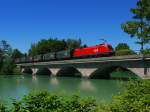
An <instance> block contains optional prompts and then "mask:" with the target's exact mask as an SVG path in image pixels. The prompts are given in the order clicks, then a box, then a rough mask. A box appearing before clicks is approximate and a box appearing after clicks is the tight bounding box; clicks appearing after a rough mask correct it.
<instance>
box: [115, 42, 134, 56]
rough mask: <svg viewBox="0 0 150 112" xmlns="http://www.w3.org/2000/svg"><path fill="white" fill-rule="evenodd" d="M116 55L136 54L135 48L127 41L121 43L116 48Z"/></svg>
mask: <svg viewBox="0 0 150 112" xmlns="http://www.w3.org/2000/svg"><path fill="white" fill-rule="evenodd" d="M115 51H116V55H132V54H136V53H135V52H134V51H133V50H131V49H130V47H129V46H128V44H127V43H119V44H118V45H117V46H116V48H115Z"/></svg>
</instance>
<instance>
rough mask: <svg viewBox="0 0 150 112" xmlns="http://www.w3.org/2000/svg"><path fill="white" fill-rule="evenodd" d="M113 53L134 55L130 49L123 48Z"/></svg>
mask: <svg viewBox="0 0 150 112" xmlns="http://www.w3.org/2000/svg"><path fill="white" fill-rule="evenodd" d="M115 54H116V55H117V56H122V55H134V54H136V53H135V52H134V51H132V50H130V49H123V50H118V51H116V52H115Z"/></svg>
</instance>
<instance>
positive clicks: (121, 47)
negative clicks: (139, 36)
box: [115, 43, 130, 51]
mask: <svg viewBox="0 0 150 112" xmlns="http://www.w3.org/2000/svg"><path fill="white" fill-rule="evenodd" d="M124 49H130V47H129V46H128V44H127V43H119V44H118V45H117V46H116V48H115V50H116V51H118V50H124Z"/></svg>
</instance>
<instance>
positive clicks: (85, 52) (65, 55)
mask: <svg viewBox="0 0 150 112" xmlns="http://www.w3.org/2000/svg"><path fill="white" fill-rule="evenodd" d="M114 53H115V52H114V50H113V47H112V46H111V45H110V44H106V43H104V44H99V45H95V46H90V47H84V48H76V49H73V50H64V51H59V52H53V53H47V54H41V55H36V56H33V57H22V58H18V59H16V60H15V61H16V63H25V62H26V63H28V62H40V61H52V60H65V59H80V58H97V57H103V56H112V55H114Z"/></svg>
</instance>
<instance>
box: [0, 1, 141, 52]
mask: <svg viewBox="0 0 150 112" xmlns="http://www.w3.org/2000/svg"><path fill="white" fill-rule="evenodd" d="M136 2H137V0H0V40H2V39H4V40H7V41H8V42H9V43H10V44H11V46H12V47H13V48H18V49H19V50H21V51H22V52H27V51H28V49H29V48H30V46H31V43H35V42H37V41H39V40H40V39H47V38H49V37H57V38H59V39H64V38H81V39H82V41H83V43H86V44H87V45H96V44H99V43H101V41H100V39H101V38H104V39H106V40H107V42H108V43H110V44H112V45H113V47H115V46H116V45H117V44H118V43H120V42H125V43H128V44H129V45H130V47H131V48H132V49H134V50H137V49H139V46H138V45H135V39H131V38H130V37H129V35H127V34H126V33H124V32H123V31H122V29H121V27H120V25H121V23H124V22H125V21H127V20H130V19H131V17H132V14H131V13H130V8H133V7H135V5H136Z"/></svg>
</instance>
